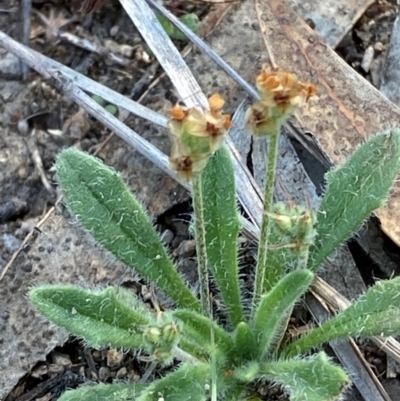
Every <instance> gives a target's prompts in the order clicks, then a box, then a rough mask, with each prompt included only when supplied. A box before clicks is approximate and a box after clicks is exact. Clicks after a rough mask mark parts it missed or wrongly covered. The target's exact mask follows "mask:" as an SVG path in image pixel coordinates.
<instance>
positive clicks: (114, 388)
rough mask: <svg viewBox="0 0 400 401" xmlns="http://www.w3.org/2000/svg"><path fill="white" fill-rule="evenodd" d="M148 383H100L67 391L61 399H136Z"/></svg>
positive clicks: (85, 400) (98, 400)
mask: <svg viewBox="0 0 400 401" xmlns="http://www.w3.org/2000/svg"><path fill="white" fill-rule="evenodd" d="M146 386H147V384H142V383H117V384H104V383H99V384H96V385H92V386H83V387H80V388H78V389H76V390H69V391H66V392H65V393H64V394H63V395H62V396H61V397H60V398H59V401H134V400H135V399H136V398H137V397H138V396H139V394H140V392H141V391H142V390H143V389H144V388H146Z"/></svg>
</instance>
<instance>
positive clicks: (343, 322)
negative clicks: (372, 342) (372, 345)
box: [282, 277, 400, 356]
mask: <svg viewBox="0 0 400 401" xmlns="http://www.w3.org/2000/svg"><path fill="white" fill-rule="evenodd" d="M399 332H400V277H396V278H395V279H392V280H387V281H379V282H378V283H376V284H375V285H374V286H373V287H371V288H370V289H369V290H368V291H367V292H366V293H365V294H363V295H361V297H360V298H359V299H358V300H357V301H356V302H355V303H354V304H353V305H351V306H350V307H349V308H347V309H346V310H344V311H343V312H340V313H338V314H337V315H336V316H335V317H333V318H332V319H329V320H328V321H327V322H325V323H323V324H322V325H321V326H320V327H318V328H316V329H314V330H311V331H310V332H309V333H307V334H305V335H304V336H302V337H300V338H299V339H298V340H296V341H294V342H293V343H292V344H290V345H288V346H287V347H286V348H285V349H284V350H283V351H282V352H283V355H285V356H294V355H298V354H300V353H304V352H307V351H308V350H310V349H312V348H315V347H317V346H319V345H321V344H323V343H325V342H328V341H331V340H334V339H337V338H341V337H352V336H357V337H372V336H375V335H378V336H390V335H394V334H398V333H399Z"/></svg>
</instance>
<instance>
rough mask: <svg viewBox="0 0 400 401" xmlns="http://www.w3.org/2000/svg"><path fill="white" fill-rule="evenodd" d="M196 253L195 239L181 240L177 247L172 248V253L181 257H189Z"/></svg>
mask: <svg viewBox="0 0 400 401" xmlns="http://www.w3.org/2000/svg"><path fill="white" fill-rule="evenodd" d="M195 253H196V240H194V239H190V240H185V241H182V242H181V243H180V244H179V246H178V248H177V249H175V250H174V252H173V255H174V256H175V257H181V258H191V257H192V256H194V255H195Z"/></svg>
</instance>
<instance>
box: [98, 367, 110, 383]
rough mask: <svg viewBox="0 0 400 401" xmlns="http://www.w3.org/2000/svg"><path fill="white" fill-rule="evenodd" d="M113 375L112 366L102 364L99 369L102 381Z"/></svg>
mask: <svg viewBox="0 0 400 401" xmlns="http://www.w3.org/2000/svg"><path fill="white" fill-rule="evenodd" d="M110 377H111V372H110V368H108V367H107V366H102V367H101V368H100V369H99V379H100V381H102V382H106V381H107V380H108V379H109V378H110Z"/></svg>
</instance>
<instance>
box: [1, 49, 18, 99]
mask: <svg viewBox="0 0 400 401" xmlns="http://www.w3.org/2000/svg"><path fill="white" fill-rule="evenodd" d="M0 75H4V77H5V78H6V79H16V78H19V77H20V76H21V75H22V63H21V62H20V60H19V58H18V57H16V56H14V54H11V53H6V55H5V56H2V57H0ZM4 100H6V99H4Z"/></svg>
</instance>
